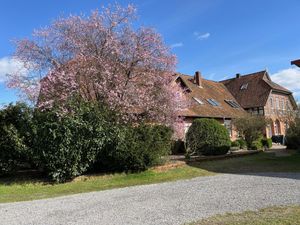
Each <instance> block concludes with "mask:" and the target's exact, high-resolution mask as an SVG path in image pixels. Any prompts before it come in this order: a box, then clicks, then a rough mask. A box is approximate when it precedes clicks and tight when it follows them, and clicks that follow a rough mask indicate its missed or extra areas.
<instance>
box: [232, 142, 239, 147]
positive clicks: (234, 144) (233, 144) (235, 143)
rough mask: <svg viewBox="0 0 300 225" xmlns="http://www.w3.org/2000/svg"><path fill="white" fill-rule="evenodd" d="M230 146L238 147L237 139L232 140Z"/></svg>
mask: <svg viewBox="0 0 300 225" xmlns="http://www.w3.org/2000/svg"><path fill="white" fill-rule="evenodd" d="M231 147H237V148H240V147H241V146H240V143H239V142H238V141H232V142H231Z"/></svg>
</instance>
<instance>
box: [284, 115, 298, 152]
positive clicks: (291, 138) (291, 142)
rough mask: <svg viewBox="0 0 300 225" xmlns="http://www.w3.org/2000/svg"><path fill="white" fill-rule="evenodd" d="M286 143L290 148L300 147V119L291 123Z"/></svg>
mask: <svg viewBox="0 0 300 225" xmlns="http://www.w3.org/2000/svg"><path fill="white" fill-rule="evenodd" d="M286 143H287V148H289V149H300V119H299V118H297V119H296V120H295V122H293V123H291V124H290V127H289V128H288V130H287V133H286Z"/></svg>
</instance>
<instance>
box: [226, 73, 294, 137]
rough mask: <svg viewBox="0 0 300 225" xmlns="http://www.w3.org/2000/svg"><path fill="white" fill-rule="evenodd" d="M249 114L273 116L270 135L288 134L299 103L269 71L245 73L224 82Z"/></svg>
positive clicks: (266, 132)
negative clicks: (274, 79)
mask: <svg viewBox="0 0 300 225" xmlns="http://www.w3.org/2000/svg"><path fill="white" fill-rule="evenodd" d="M221 83H222V84H224V85H225V86H226V88H227V89H228V90H229V91H230V93H231V94H232V95H233V96H234V97H235V99H236V100H237V102H238V103H239V104H240V105H241V107H242V108H243V109H244V110H245V111H247V112H248V113H251V114H254V115H262V116H265V117H266V118H268V119H270V125H268V126H267V127H266V129H265V131H264V132H265V135H266V136H267V137H268V138H269V137H272V136H273V135H285V133H286V130H287V128H288V125H289V122H290V121H291V120H292V119H293V112H294V110H295V109H296V108H297V104H296V102H295V99H294V97H293V94H292V92H291V91H289V90H288V89H286V88H284V87H282V86H280V85H278V84H276V83H274V82H273V81H272V80H271V78H270V76H269V74H268V72H267V71H265V70H264V71H259V72H256V73H252V74H246V75H241V74H237V75H236V77H234V78H232V79H228V80H223V81H221Z"/></svg>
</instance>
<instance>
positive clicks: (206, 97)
mask: <svg viewBox="0 0 300 225" xmlns="http://www.w3.org/2000/svg"><path fill="white" fill-rule="evenodd" d="M176 76H177V78H176V82H177V83H178V84H180V86H181V87H182V91H183V93H184V94H185V96H186V97H187V99H188V101H189V102H190V104H189V106H188V108H187V109H185V110H184V111H183V112H182V115H181V116H183V117H184V126H185V128H184V129H185V132H187V130H188V128H189V127H190V126H191V124H192V122H193V120H194V119H197V118H213V119H216V120H217V121H219V122H220V123H221V124H222V125H224V126H225V127H226V128H227V130H228V133H229V135H230V137H231V139H232V140H235V139H236V138H237V132H236V131H235V129H234V128H233V126H232V119H233V118H237V117H242V116H244V115H245V114H246V111H245V110H244V109H243V108H242V107H241V106H240V105H239V104H238V102H237V101H236V99H235V98H234V96H233V95H232V94H231V93H230V92H229V91H228V89H227V88H226V86H225V85H224V84H223V83H220V82H216V81H211V80H206V79H203V78H202V76H201V74H200V72H196V73H195V75H194V76H189V75H184V74H177V75H176Z"/></svg>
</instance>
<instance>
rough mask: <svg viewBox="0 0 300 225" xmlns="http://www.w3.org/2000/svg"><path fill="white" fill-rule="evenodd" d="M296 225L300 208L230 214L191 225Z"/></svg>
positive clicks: (277, 208)
mask: <svg viewBox="0 0 300 225" xmlns="http://www.w3.org/2000/svg"><path fill="white" fill-rule="evenodd" d="M294 224H295V225H296V224H300V206H287V207H270V208H265V209H262V210H259V211H246V212H243V213H234V214H233V213H228V214H225V215H217V216H213V217H210V218H207V219H204V220H200V221H198V222H195V223H191V224H190V225H294Z"/></svg>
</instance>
